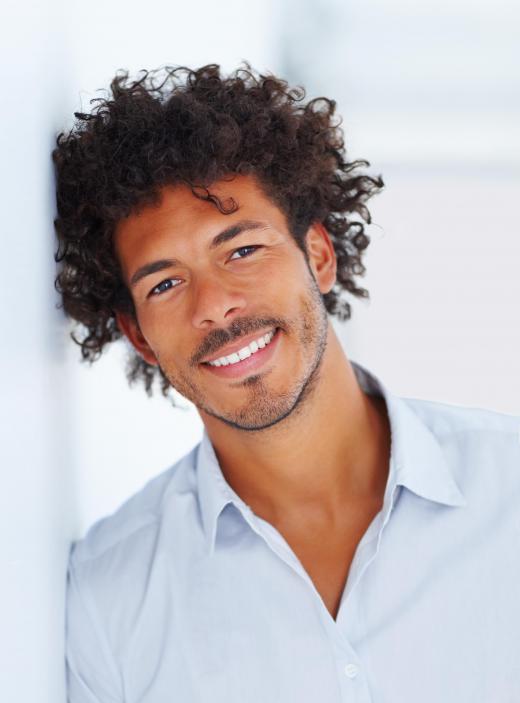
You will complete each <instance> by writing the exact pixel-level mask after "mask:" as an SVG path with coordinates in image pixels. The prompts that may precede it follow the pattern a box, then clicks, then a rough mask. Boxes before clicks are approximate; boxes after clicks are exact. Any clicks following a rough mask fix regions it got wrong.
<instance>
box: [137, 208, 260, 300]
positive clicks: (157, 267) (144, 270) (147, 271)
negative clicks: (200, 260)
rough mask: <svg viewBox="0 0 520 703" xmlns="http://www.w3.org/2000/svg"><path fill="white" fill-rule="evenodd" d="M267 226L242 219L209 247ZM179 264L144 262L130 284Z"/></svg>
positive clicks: (173, 262)
mask: <svg viewBox="0 0 520 703" xmlns="http://www.w3.org/2000/svg"><path fill="white" fill-rule="evenodd" d="M266 226H267V225H266V223H265V222H258V221H257V220H240V222H236V223H235V224H234V225H231V226H230V227H227V228H226V229H224V230H222V232H219V234H217V235H216V236H215V237H213V239H212V240H211V244H210V245H209V248H210V249H216V248H217V247H218V246H220V245H221V244H224V243H225V242H229V241H230V240H231V239H234V237H237V236H238V235H239V234H242V232H246V231H248V230H252V229H261V228H263V227H266ZM178 265H180V262H179V261H178V259H158V260H157V261H151V262H150V263H149V264H144V265H143V266H140V267H139V268H138V269H137V271H136V272H135V273H134V274H133V275H132V277H131V278H130V286H132V287H133V286H135V285H136V284H137V283H138V282H139V281H140V280H141V279H143V278H145V276H150V275H151V274H152V273H157V272H158V271H164V270H165V269H167V268H172V267H174V266H178Z"/></svg>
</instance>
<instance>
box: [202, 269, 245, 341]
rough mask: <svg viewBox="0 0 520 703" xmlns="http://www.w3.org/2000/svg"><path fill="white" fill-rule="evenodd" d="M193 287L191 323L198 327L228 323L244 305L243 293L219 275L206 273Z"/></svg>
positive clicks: (203, 327)
mask: <svg viewBox="0 0 520 703" xmlns="http://www.w3.org/2000/svg"><path fill="white" fill-rule="evenodd" d="M194 288H195V290H194V298H193V309H192V324H193V326H194V327H197V328H199V329H209V328H211V327H221V326H223V325H226V324H229V323H230V322H232V320H233V318H234V317H236V316H237V315H240V314H241V313H243V311H244V309H245V307H246V300H245V297H244V295H243V294H242V293H240V292H239V291H237V290H236V288H233V287H231V286H229V284H226V283H225V282H224V281H223V280H222V279H221V278H220V277H216V276H209V275H206V276H205V277H204V279H203V280H201V281H199V282H198V283H197V284H196V286H194Z"/></svg>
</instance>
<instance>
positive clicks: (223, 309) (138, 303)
mask: <svg viewBox="0 0 520 703" xmlns="http://www.w3.org/2000/svg"><path fill="white" fill-rule="evenodd" d="M210 190H211V192H212V193H214V194H215V195H217V196H218V197H219V198H220V199H221V200H222V201H223V202H226V200H227V199H229V198H233V199H234V201H235V202H236V203H237V204H238V209H237V211H236V212H234V213H232V214H227V215H225V214H222V213H221V212H219V211H218V209H217V208H216V207H215V206H214V205H213V204H211V203H208V202H205V201H202V200H200V199H197V198H195V197H194V196H193V194H192V193H191V191H190V190H189V189H188V188H186V187H185V186H183V185H178V186H169V187H166V188H164V189H163V191H162V198H161V202H160V203H159V205H154V206H146V207H145V208H143V209H141V210H140V211H139V212H135V213H133V214H131V215H130V216H129V217H128V218H126V219H125V220H123V221H121V222H120V223H119V224H118V226H117V228H116V232H115V248H116V253H117V256H118V259H119V261H120V264H121V268H122V272H123V276H124V279H125V282H126V284H127V286H128V288H129V290H130V292H131V295H132V298H133V301H134V305H135V310H136V319H134V318H132V317H130V316H128V315H122V314H118V316H117V319H118V324H119V326H120V328H121V330H122V331H123V332H124V334H125V335H126V336H127V337H128V339H129V340H130V341H131V342H132V344H133V345H134V347H135V348H136V349H137V351H138V352H139V353H140V354H141V355H142V356H143V358H144V359H145V360H146V361H147V362H148V363H150V364H159V365H160V367H161V369H162V370H163V372H164V373H165V374H166V376H167V377H168V379H169V380H170V382H171V384H172V386H174V387H175V388H176V389H177V390H178V391H179V392H180V393H181V394H182V395H184V396H185V397H186V398H188V399H189V400H191V401H193V402H194V404H195V405H196V407H197V409H198V411H199V413H200V416H201V418H202V421H203V422H204V425H205V428H206V430H207V432H208V435H209V438H210V440H211V442H212V444H213V447H214V449H215V452H216V455H217V457H218V459H219V463H220V466H221V469H222V472H223V474H224V476H225V478H226V480H227V481H228V483H229V484H230V485H231V486H232V488H233V489H234V490H235V491H236V492H237V493H238V495H240V497H241V498H242V499H243V500H244V501H245V502H246V503H247V504H248V505H249V506H250V507H251V508H252V510H253V511H254V512H255V513H256V514H257V515H258V516H259V517H261V518H263V519H265V520H267V521H268V522H270V523H271V524H272V525H274V526H275V527H276V528H277V529H278V530H279V532H280V533H281V534H282V535H283V536H284V538H285V539H286V541H287V542H288V543H289V545H290V546H291V548H292V549H293V551H294V552H295V554H296V555H297V556H298V558H299V559H300V561H301V562H302V565H303V566H304V568H305V569H306V571H307V573H308V574H309V575H310V577H311V579H312V581H313V582H314V585H315V587H316V589H317V590H318V592H319V593H320V595H321V597H322V599H323V601H324V603H325V605H326V607H327V608H328V610H329V612H330V613H331V615H332V616H333V617H335V616H336V614H337V610H338V606H339V599H340V596H341V593H342V591H343V588H344V584H345V580H346V577H347V574H348V570H349V566H350V563H351V560H352V557H353V554H354V552H355V548H356V546H357V544H358V542H359V539H360V538H361V537H362V535H363V534H364V532H365V531H366V529H367V527H368V525H369V524H370V522H371V520H372V519H373V517H374V516H375V515H376V514H377V512H379V510H380V509H381V506H382V499H383V494H384V489H385V486H386V480H387V477H388V465H389V456H390V427H389V422H388V416H387V412H386V407H385V403H384V400H383V399H378V398H374V397H373V396H368V395H366V394H365V393H364V392H363V391H362V389H361V388H360V386H359V384H358V382H357V379H356V376H355V374H354V371H353V369H352V366H351V364H350V362H349V360H348V358H347V356H346V354H345V352H344V351H343V349H342V348H341V345H340V344H339V341H338V339H337V337H336V334H335V332H334V330H333V328H332V325H331V324H330V321H329V320H328V317H327V314H326V310H325V308H324V305H323V302H322V298H321V295H322V294H323V293H327V292H328V291H330V290H331V288H332V286H333V285H334V282H335V278H336V258H335V254H334V249H333V246H332V243H331V241H330V238H329V235H328V233H327V232H326V230H325V228H324V227H323V226H322V225H321V224H319V223H316V224H314V225H312V226H311V227H310V228H309V230H308V231H307V233H306V238H305V240H306V245H307V254H308V256H307V259H306V257H305V256H304V254H303V252H302V250H301V249H300V248H299V247H298V246H297V244H296V242H295V241H294V239H293V238H292V236H291V234H290V232H289V230H288V227H287V222H286V218H285V216H284V214H283V213H282V212H281V210H280V209H279V208H278V207H277V206H276V205H275V204H273V203H272V202H271V200H269V198H268V197H267V196H266V195H265V194H264V192H263V191H262V189H261V188H260V186H259V184H258V183H257V182H256V181H255V179H254V178H253V177H251V176H237V177H235V178H234V179H233V180H226V181H220V182H217V183H215V184H213V185H212V186H211V189H210ZM244 222H249V223H252V222H254V223H255V226H254V227H248V228H246V229H244V230H243V231H242V232H241V233H240V234H238V235H237V236H234V237H233V238H232V239H228V240H227V241H224V242H221V243H220V244H219V245H218V246H212V242H213V240H214V238H215V237H216V236H217V235H218V234H219V233H221V232H222V231H223V230H226V229H229V228H230V226H232V225H235V224H237V223H242V224H243V223H244ZM159 260H161V261H163V268H162V269H161V270H160V271H155V272H148V274H147V275H143V276H142V277H141V278H140V280H139V281H137V282H136V283H135V284H132V283H131V280H132V278H134V277H135V275H136V272H137V271H139V269H142V267H143V266H146V265H148V264H150V263H152V262H157V261H159ZM166 260H168V261H170V262H171V263H170V264H168V265H165V264H164V262H165V261H166ZM172 260H175V261H172ZM273 328H275V329H276V330H277V333H276V336H275V338H273V341H272V342H271V345H272V348H271V350H270V351H269V353H268V354H264V355H263V357H260V355H259V357H258V358H265V360H264V361H260V362H255V363H256V366H254V368H250V369H249V370H248V369H245V370H244V371H237V370H236V369H235V370H234V371H233V372H228V371H227V369H229V368H230V367H226V368H225V369H224V371H222V369H217V370H216V371H215V370H214V369H212V368H211V367H209V366H208V365H207V363H203V362H205V361H207V360H213V359H215V358H217V357H219V356H221V355H223V354H227V352H228V351H229V349H230V348H232V347H237V345H238V346H243V343H245V342H247V341H249V340H251V339H253V338H257V337H259V336H260V335H262V334H263V333H265V332H269V331H270V330H272V329H273ZM266 350H267V348H266ZM266 350H264V351H266ZM253 358H254V357H251V359H253ZM247 361H248V362H250V361H251V360H247ZM228 373H233V374H234V376H232V377H230V376H228V375H225V374H228Z"/></svg>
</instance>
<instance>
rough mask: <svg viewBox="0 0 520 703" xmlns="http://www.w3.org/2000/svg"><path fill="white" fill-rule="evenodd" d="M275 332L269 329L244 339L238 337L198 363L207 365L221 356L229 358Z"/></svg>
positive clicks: (273, 329) (253, 333) (272, 328)
mask: <svg viewBox="0 0 520 703" xmlns="http://www.w3.org/2000/svg"><path fill="white" fill-rule="evenodd" d="M275 331H276V328H275V327H269V329H266V330H264V331H263V332H262V331H260V330H259V331H257V332H252V333H251V334H248V335H246V336H244V337H239V338H238V339H236V340H235V341H234V342H232V343H231V344H228V345H227V346H226V347H222V349H219V350H218V352H215V353H214V354H212V355H211V356H207V357H206V358H205V359H202V361H201V362H200V363H201V364H207V363H208V362H209V361H215V360H216V359H220V358H221V357H222V356H229V355H230V354H233V353H234V352H237V351H238V350H239V349H243V347H247V346H248V345H249V344H251V342H253V341H254V340H255V339H259V337H263V336H264V334H267V333H268V332H275Z"/></svg>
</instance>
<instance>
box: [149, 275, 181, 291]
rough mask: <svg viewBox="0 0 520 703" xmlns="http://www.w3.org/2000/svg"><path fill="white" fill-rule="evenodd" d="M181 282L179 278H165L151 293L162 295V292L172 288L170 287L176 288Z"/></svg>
mask: <svg viewBox="0 0 520 703" xmlns="http://www.w3.org/2000/svg"><path fill="white" fill-rule="evenodd" d="M179 283H180V280H179V279H178V278H165V279H164V281H161V282H160V283H158V284H157V285H156V286H155V287H154V288H152V290H151V291H150V293H149V295H161V293H165V292H166V291H167V290H170V288H175V287H176V286H178V285H179Z"/></svg>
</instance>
